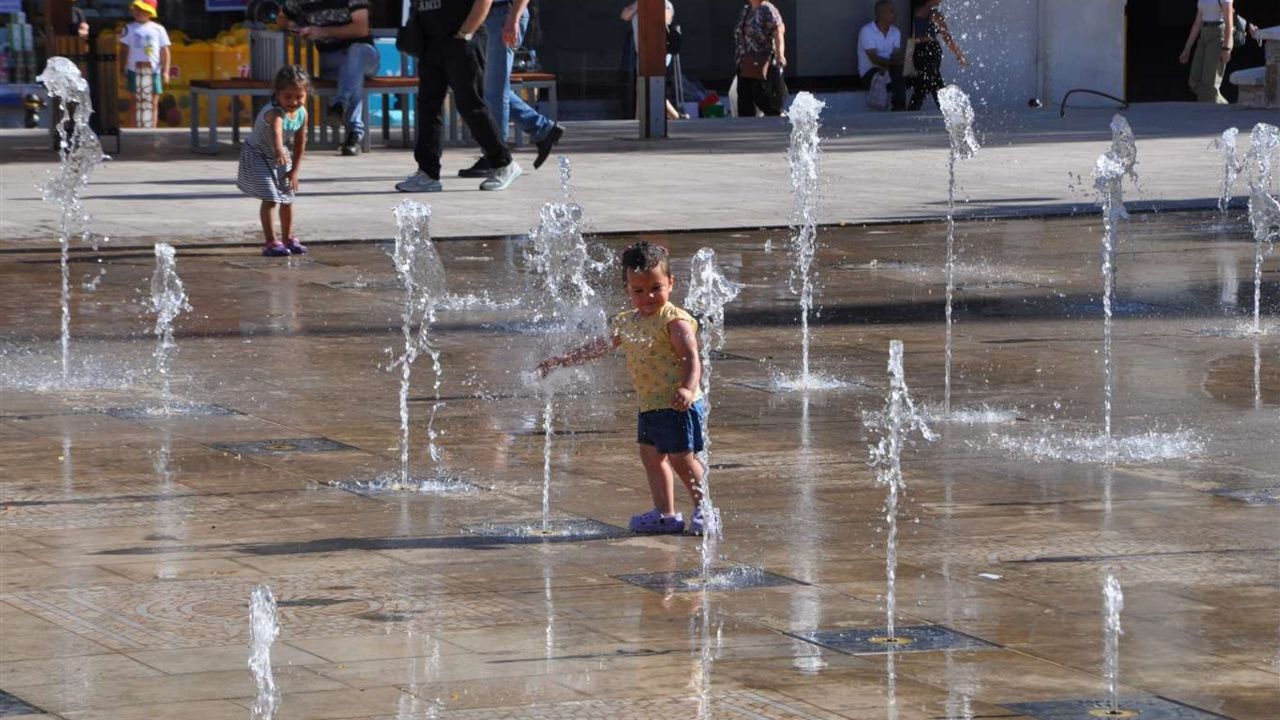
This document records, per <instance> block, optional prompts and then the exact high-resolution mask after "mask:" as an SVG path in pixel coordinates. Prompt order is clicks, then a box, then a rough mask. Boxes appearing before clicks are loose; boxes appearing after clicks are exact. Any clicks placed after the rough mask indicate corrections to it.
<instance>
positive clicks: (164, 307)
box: [151, 243, 191, 415]
mask: <svg viewBox="0 0 1280 720" xmlns="http://www.w3.org/2000/svg"><path fill="white" fill-rule="evenodd" d="M155 252H156V269H155V272H154V273H152V275H151V311H152V312H154V313H155V314H156V326H155V335H156V349H155V351H154V352H153V353H152V354H153V355H154V356H155V359H156V374H157V375H159V376H160V382H161V386H160V401H161V408H162V410H163V412H164V414H165V415H172V414H173V412H174V407H173V390H172V387H171V384H170V376H169V369H170V366H171V364H172V361H173V353H175V352H177V351H178V344H177V343H175V342H174V341H173V321H174V320H175V319H176V318H177V317H178V315H180V314H182V313H183V312H190V311H191V306H190V305H188V304H187V292H186V290H185V289H184V288H183V286H182V278H180V277H178V258H177V253H176V251H174V249H173V246H172V245H168V244H166V243H156V248H155Z"/></svg>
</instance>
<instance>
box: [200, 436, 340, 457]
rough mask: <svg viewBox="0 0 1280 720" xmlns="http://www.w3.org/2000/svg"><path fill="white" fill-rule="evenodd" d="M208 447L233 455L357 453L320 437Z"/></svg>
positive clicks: (229, 443) (231, 443)
mask: <svg viewBox="0 0 1280 720" xmlns="http://www.w3.org/2000/svg"><path fill="white" fill-rule="evenodd" d="M209 447H211V448H213V449H214V450H221V451H223V452H228V453H231V454H233V455H289V454H292V453H320V452H341V451H345V450H355V451H359V448H357V447H352V446H351V445H347V444H345V443H340V442H338V441H336V440H330V439H329V438H322V437H320V438H287V439H275V440H254V441H251V442H226V443H210V444H209Z"/></svg>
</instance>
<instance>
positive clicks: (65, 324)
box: [36, 57, 106, 385]
mask: <svg viewBox="0 0 1280 720" xmlns="http://www.w3.org/2000/svg"><path fill="white" fill-rule="evenodd" d="M36 81H37V82H40V83H43V84H44V86H45V88H46V89H47V90H48V91H49V95H50V97H56V98H58V104H59V107H60V108H61V111H62V122H59V123H58V125H57V128H56V129H57V131H58V154H59V155H60V162H59V165H58V174H57V176H55V177H53V178H51V179H50V180H49V182H48V183H47V184H46V185H45V188H44V199H45V200H52V201H53V202H56V203H58V205H59V206H61V208H62V216H61V218H60V219H59V222H58V228H59V233H58V241H59V244H60V246H61V250H62V254H61V264H60V267H61V270H62V294H61V308H62V333H61V346H62V384H63V385H66V384H67V383H68V382H69V380H70V378H71V267H70V264H69V262H70V252H71V239H72V237H78V238H80V240H81V242H85V241H87V240H88V239H89V216H88V215H87V214H86V213H85V212H84V205H83V204H82V203H81V201H80V193H81V192H82V191H83V190H84V189H85V187H86V186H88V184H89V175H90V174H92V173H93V170H94V168H96V167H97V166H98V165H99V164H100V163H101V162H102V161H103V160H105V159H106V156H105V155H103V154H102V143H101V142H99V141H98V136H97V135H95V134H94V133H93V130H91V129H90V128H89V116H90V115H92V114H93V103H92V101H91V100H90V97H89V83H88V82H86V81H85V79H84V77H83V76H82V75H81V74H80V69H79V68H78V67H76V65H75V63H73V62H71V61H70V60H68V59H67V58H64V57H52V58H49V62H48V63H47V64H46V65H45V68H44V72H42V73H40V75H39V77H37V78H36ZM68 125H70V126H71V127H70V130H68V127H67V126H68Z"/></svg>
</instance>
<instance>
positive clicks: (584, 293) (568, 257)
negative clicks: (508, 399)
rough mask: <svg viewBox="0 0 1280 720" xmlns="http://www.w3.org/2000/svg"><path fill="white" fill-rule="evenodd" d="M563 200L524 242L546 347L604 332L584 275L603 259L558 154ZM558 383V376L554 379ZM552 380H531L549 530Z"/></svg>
mask: <svg viewBox="0 0 1280 720" xmlns="http://www.w3.org/2000/svg"><path fill="white" fill-rule="evenodd" d="M559 165H560V184H561V191H562V193H563V196H564V199H563V202H548V203H545V204H544V205H543V206H542V209H541V210H540V211H539V223H538V227H536V228H534V229H533V230H531V231H530V232H529V243H528V245H527V246H526V247H525V267H526V269H527V274H526V278H527V280H528V284H529V292H530V293H531V295H532V297H533V299H534V303H533V304H534V307H535V308H536V309H535V311H534V321H535V322H542V323H547V326H546V328H547V329H546V331H545V342H546V343H547V345H549V346H550V348H549V349H551V350H561V349H563V346H567V345H576V344H579V343H581V340H582V337H583V335H588V336H591V337H598V336H603V335H604V334H605V333H606V328H607V326H606V323H605V318H604V312H603V309H602V307H601V300H602V299H601V298H600V295H599V293H597V292H596V290H595V288H593V287H592V285H591V282H590V280H589V276H590V275H592V274H593V273H603V272H607V263H604V262H597V261H595V260H593V259H592V258H591V248H590V247H588V245H587V241H586V238H585V237H584V235H583V225H584V223H583V211H582V207H581V206H579V205H577V204H576V203H574V202H573V200H572V198H573V188H572V186H571V184H570V179H571V174H572V168H571V165H570V163H569V158H567V157H563V156H562V157H561V158H560V162H559ZM560 382H563V381H560ZM557 387H558V381H557V379H556V376H554V375H553V376H551V377H549V378H547V379H546V380H544V381H543V382H541V383H539V384H538V385H537V390H538V393H539V395H541V397H542V400H543V409H542V429H543V443H542V532H543V533H547V532H549V531H550V529H551V453H552V446H553V444H554V442H553V436H554V430H553V427H554V426H553V419H554V413H555V399H556V389H557Z"/></svg>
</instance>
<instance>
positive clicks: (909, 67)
mask: <svg viewBox="0 0 1280 720" xmlns="http://www.w3.org/2000/svg"><path fill="white" fill-rule="evenodd" d="M918 74H919V73H917V72H916V39H915V38H914V37H913V38H908V39H907V50H906V52H904V53H903V55H902V77H909V78H910V77H915V76H916V75H918Z"/></svg>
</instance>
